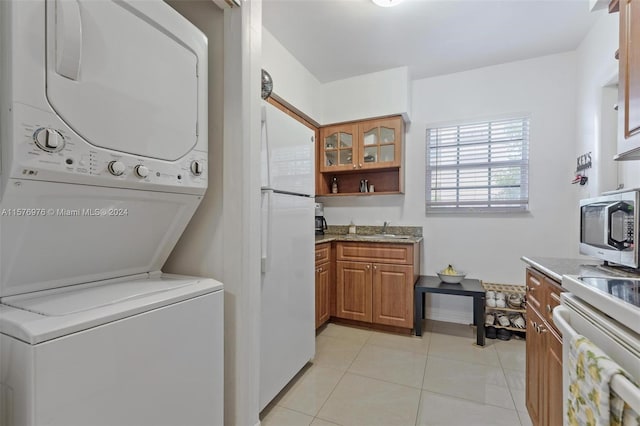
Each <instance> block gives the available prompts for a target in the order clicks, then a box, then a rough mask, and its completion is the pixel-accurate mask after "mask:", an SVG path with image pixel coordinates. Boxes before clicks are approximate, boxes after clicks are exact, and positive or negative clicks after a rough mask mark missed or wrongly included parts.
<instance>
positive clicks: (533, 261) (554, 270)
mask: <svg viewBox="0 0 640 426" xmlns="http://www.w3.org/2000/svg"><path fill="white" fill-rule="evenodd" d="M520 259H522V261H524V262H525V263H527V264H529V265H530V266H531V267H533V268H534V269H537V270H538V271H540V272H542V273H544V274H546V275H548V276H550V277H552V278H554V279H555V280H557V281H559V282H561V281H562V276H563V275H583V276H590V277H610V276H620V277H638V276H640V275H639V274H638V273H637V272H635V271H632V270H629V268H616V267H611V266H604V265H602V261H600V260H594V259H564V258H558V257H527V256H522V257H521V258H520Z"/></svg>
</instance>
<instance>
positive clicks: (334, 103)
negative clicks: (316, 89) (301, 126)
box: [321, 67, 410, 124]
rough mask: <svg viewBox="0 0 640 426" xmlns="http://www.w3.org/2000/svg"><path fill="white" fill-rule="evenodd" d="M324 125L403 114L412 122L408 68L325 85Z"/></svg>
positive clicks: (323, 92)
mask: <svg viewBox="0 0 640 426" xmlns="http://www.w3.org/2000/svg"><path fill="white" fill-rule="evenodd" d="M322 96H323V105H322V111H323V113H322V117H321V120H322V121H321V123H322V124H331V123H339V122H342V121H351V120H361V119H363V118H371V117H381V116H385V115H393V114H403V115H404V116H405V120H408V118H410V117H409V116H410V111H409V109H410V81H409V69H408V68H407V67H400V68H393V69H389V70H384V71H380V72H374V73H371V74H365V75H359V76H356V77H351V78H346V79H343V80H337V81H332V82H329V83H325V84H323V85H322Z"/></svg>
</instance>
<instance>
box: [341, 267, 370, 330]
mask: <svg viewBox="0 0 640 426" xmlns="http://www.w3.org/2000/svg"><path fill="white" fill-rule="evenodd" d="M371 276H372V272H371V263H362V262H343V261H338V262H336V316H337V317H338V318H345V319H351V320H357V321H364V322H371V319H372V313H371V312H372V306H371V293H372V292H371V290H372V289H371Z"/></svg>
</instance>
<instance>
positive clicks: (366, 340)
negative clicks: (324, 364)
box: [312, 334, 371, 423]
mask: <svg viewBox="0 0 640 426" xmlns="http://www.w3.org/2000/svg"><path fill="white" fill-rule="evenodd" d="M327 337H330V336H327ZM370 338H371V334H369V336H367V338H366V339H365V341H364V342H363V343H362V346H361V347H360V350H358V353H357V354H356V356H355V357H354V358H353V360H351V363H350V364H349V365H348V366H347V368H346V369H345V370H344V371H343V372H342V375H341V376H340V378H339V379H338V381H337V382H336V385H335V386H334V387H333V389H331V392H329V395H327V399H325V400H324V402H323V403H322V405H321V406H320V408H318V411H317V412H316V414H315V416H314V419H315V418H318V414H320V411H322V409H323V408H324V406H325V405H326V404H327V402H328V401H329V399H330V398H331V395H333V393H334V392H335V390H336V388H337V387H338V385H339V384H340V382H342V379H344V376H345V375H346V374H347V372H348V371H349V368H350V367H351V365H352V364H353V362H354V361H355V360H356V358H357V357H358V355H360V352H361V351H362V349H363V348H364V346H365V345H366V344H367V342H368V341H369V339H370ZM345 340H348V339H345ZM320 420H324V421H328V422H331V423H335V422H334V421H333V420H325V419H323V418H320ZM312 423H313V422H312Z"/></svg>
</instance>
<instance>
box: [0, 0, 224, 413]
mask: <svg viewBox="0 0 640 426" xmlns="http://www.w3.org/2000/svg"><path fill="white" fill-rule="evenodd" d="M0 67H1V69H0V89H1V90H0V93H1V96H0V143H1V150H0V153H1V156H2V163H1V168H0V425H1V426H9V425H11V426H13V425H21V426H22V425H28V426H32V425H38V426H40V425H65V426H73V425H78V426H80V425H82V426H88V425H105V426H106V425H110V426H113V425H137V426H145V425H176V424H189V425H220V424H222V422H223V417H222V406H223V364H222V362H223V349H222V348H223V338H222V337H223V336H222V335H223V295H222V284H221V283H219V282H217V281H215V280H213V279H204V278H197V277H185V276H176V275H169V274H163V273H162V272H161V268H162V266H163V264H164V262H165V261H166V259H167V257H168V256H169V254H170V253H171V251H172V250H173V248H174V246H175V244H176V242H177V240H178V238H179V237H180V235H181V234H182V232H183V231H184V229H185V227H186V226H187V224H188V222H189V220H190V219H191V217H192V215H193V213H194V212H195V210H196V208H197V206H198V205H199V203H200V200H201V198H202V196H203V195H204V193H205V191H206V188H207V164H208V162H207V161H208V159H207V152H208V146H207V40H206V37H205V36H204V35H203V34H202V33H201V32H200V31H198V30H197V29H196V28H195V27H194V26H193V25H192V24H191V23H189V22H188V21H187V20H186V19H184V18H183V17H182V16H181V15H179V14H178V13H177V12H176V11H175V10H173V9H172V8H171V7H170V6H168V5H167V4H166V3H164V2H161V1H136V0H103V1H92V0H32V1H21V0H7V1H1V2H0Z"/></svg>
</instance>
